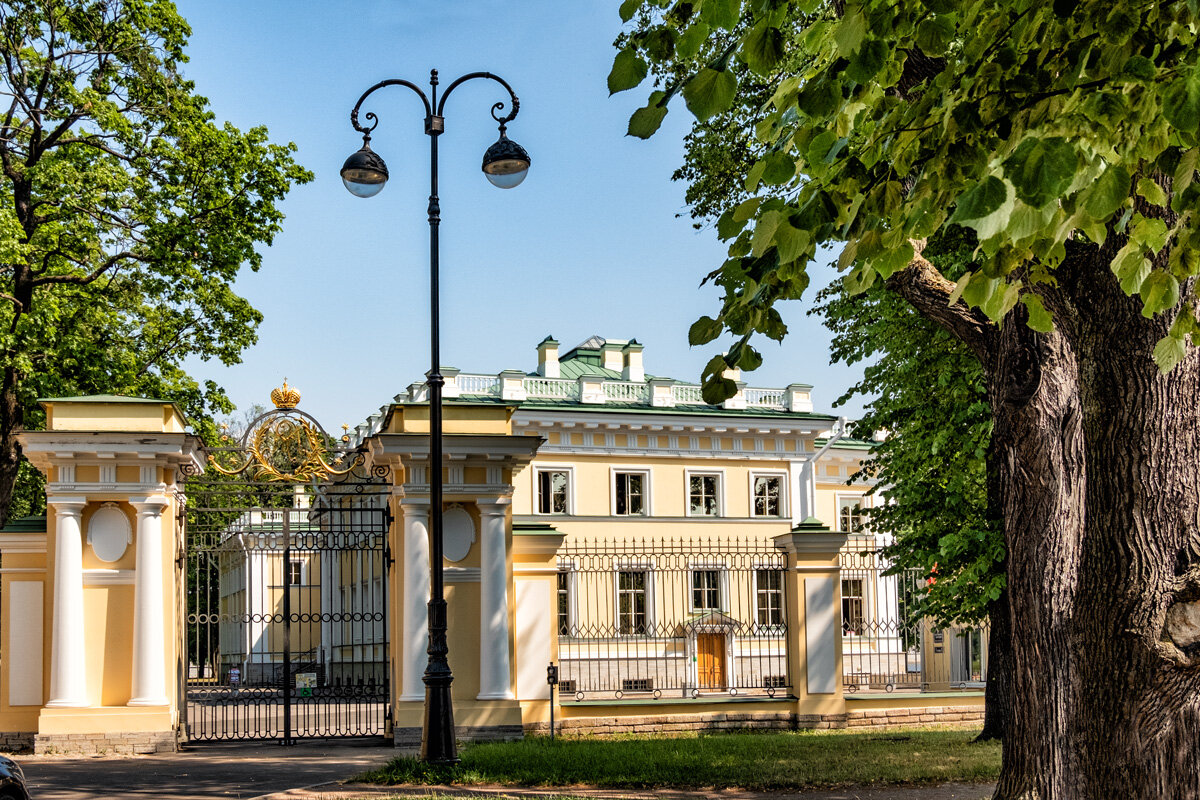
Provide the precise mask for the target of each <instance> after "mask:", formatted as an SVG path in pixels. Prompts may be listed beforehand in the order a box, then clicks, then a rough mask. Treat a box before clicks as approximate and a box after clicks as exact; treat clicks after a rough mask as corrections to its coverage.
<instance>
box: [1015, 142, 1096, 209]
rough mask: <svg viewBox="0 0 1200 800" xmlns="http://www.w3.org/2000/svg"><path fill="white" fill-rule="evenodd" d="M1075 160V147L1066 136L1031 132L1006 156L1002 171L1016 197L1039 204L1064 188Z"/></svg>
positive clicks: (1060, 193) (1049, 199) (1055, 195)
mask: <svg viewBox="0 0 1200 800" xmlns="http://www.w3.org/2000/svg"><path fill="white" fill-rule="evenodd" d="M1078 160H1079V158H1078V155H1077V154H1076V152H1075V147H1074V146H1073V145H1072V144H1071V143H1070V142H1068V141H1067V140H1066V139H1063V138H1061V137H1058V136H1051V137H1048V138H1046V139H1039V138H1037V137H1034V136H1030V137H1028V138H1026V139H1024V140H1023V141H1022V142H1021V143H1020V144H1019V145H1017V149H1016V150H1014V151H1013V154H1012V155H1011V156H1009V157H1008V158H1007V159H1006V160H1005V162H1004V174H1005V176H1006V177H1007V178H1008V179H1009V181H1011V182H1012V185H1013V187H1014V188H1015V189H1016V190H1017V197H1019V198H1021V199H1022V200H1024V201H1025V202H1026V203H1028V204H1029V205H1031V206H1033V207H1034V208H1041V207H1042V206H1044V205H1046V203H1049V202H1050V201H1051V200H1054V199H1057V198H1058V197H1061V196H1062V194H1063V193H1064V192H1066V191H1067V188H1068V187H1069V186H1070V185H1071V181H1072V180H1073V179H1074V177H1075V167H1076V165H1077V163H1078Z"/></svg>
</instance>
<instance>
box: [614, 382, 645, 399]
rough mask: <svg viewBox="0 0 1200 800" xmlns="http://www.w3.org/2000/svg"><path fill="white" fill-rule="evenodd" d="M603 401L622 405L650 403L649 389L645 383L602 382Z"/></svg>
mask: <svg viewBox="0 0 1200 800" xmlns="http://www.w3.org/2000/svg"><path fill="white" fill-rule="evenodd" d="M603 386H604V399H605V400H616V401H617V402H623V403H648V402H650V387H649V385H647V384H645V383H631V382H628V381H604V383H603Z"/></svg>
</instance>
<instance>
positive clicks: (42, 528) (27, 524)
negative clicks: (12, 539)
mask: <svg viewBox="0 0 1200 800" xmlns="http://www.w3.org/2000/svg"><path fill="white" fill-rule="evenodd" d="M45 532H46V518H45V517H21V518H20V519H10V520H9V521H8V524H7V525H5V526H4V527H3V528H0V533H45Z"/></svg>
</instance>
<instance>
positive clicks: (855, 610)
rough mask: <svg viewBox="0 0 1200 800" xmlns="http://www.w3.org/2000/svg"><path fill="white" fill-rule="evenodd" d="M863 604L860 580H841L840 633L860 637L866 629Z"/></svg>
mask: <svg viewBox="0 0 1200 800" xmlns="http://www.w3.org/2000/svg"><path fill="white" fill-rule="evenodd" d="M864 602H865V595H864V592H863V580H862V578H842V633H854V634H857V635H859V636H862V634H863V631H864V630H865V629H866V624H865V622H864V619H865V618H864V615H863V612H864Z"/></svg>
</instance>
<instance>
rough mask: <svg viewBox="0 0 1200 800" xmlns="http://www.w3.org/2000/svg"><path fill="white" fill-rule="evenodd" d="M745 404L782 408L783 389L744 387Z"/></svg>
mask: <svg viewBox="0 0 1200 800" xmlns="http://www.w3.org/2000/svg"><path fill="white" fill-rule="evenodd" d="M745 393H746V405H748V406H768V407H771V408H783V395H784V390H783V389H746V390H745Z"/></svg>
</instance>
